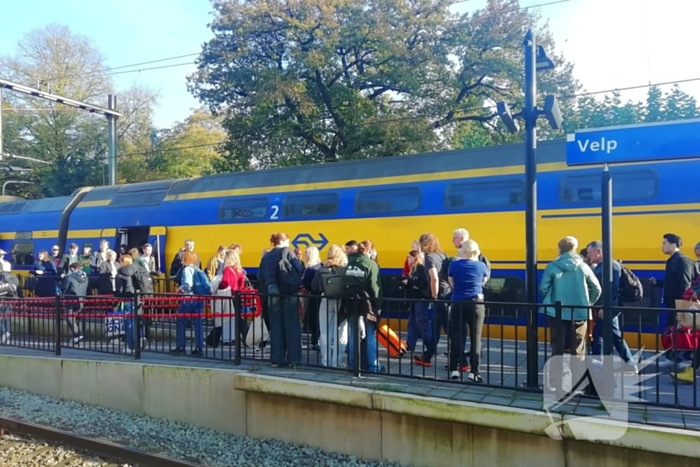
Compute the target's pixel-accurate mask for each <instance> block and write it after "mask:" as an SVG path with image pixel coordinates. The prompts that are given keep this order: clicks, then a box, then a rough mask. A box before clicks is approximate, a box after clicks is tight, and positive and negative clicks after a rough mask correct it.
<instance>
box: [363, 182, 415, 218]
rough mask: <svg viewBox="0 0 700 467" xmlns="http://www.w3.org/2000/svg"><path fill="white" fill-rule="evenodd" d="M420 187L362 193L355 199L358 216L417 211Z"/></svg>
mask: <svg viewBox="0 0 700 467" xmlns="http://www.w3.org/2000/svg"><path fill="white" fill-rule="evenodd" d="M420 201H421V192H420V188H418V187H407V188H390V189H385V190H365V191H361V192H360V193H359V194H358V195H357V198H356V199H355V212H356V213H357V214H384V213H394V212H409V211H415V210H416V209H418V208H419V207H420Z"/></svg>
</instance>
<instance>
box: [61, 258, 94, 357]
mask: <svg viewBox="0 0 700 467" xmlns="http://www.w3.org/2000/svg"><path fill="white" fill-rule="evenodd" d="M88 284H89V279H88V276H87V274H85V271H83V265H82V264H81V263H80V262H78V261H75V262H74V263H72V264H71V265H70V266H69V270H68V274H67V275H66V277H64V278H63V281H62V282H61V291H62V292H63V295H66V296H68V297H72V299H73V300H74V301H75V302H74V303H71V304H69V305H68V306H67V307H66V308H65V310H66V312H68V314H69V316H67V317H66V322H67V323H68V329H70V330H71V332H73V344H74V345H76V344H78V343H79V342H80V341H82V340H83V333H81V332H80V326H79V325H78V320H77V318H76V316H75V315H76V314H78V313H80V311H81V309H82V308H83V305H82V301H83V299H84V298H85V295H87V291H88Z"/></svg>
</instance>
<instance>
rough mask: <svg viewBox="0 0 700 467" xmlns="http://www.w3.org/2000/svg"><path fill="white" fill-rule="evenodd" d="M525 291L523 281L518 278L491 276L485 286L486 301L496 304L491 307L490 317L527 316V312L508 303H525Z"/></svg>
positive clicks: (489, 310)
mask: <svg viewBox="0 0 700 467" xmlns="http://www.w3.org/2000/svg"><path fill="white" fill-rule="evenodd" d="M492 272H496V273H497V272H498V271H492ZM524 290H525V289H524V285H523V281H522V279H520V278H519V277H517V276H501V277H499V276H491V278H490V279H489V281H488V282H487V283H486V285H485V286H484V300H485V301H487V302H494V304H493V305H489V309H488V314H489V316H490V317H493V318H498V317H504V318H519V317H521V316H525V312H524V311H523V310H521V309H520V307H519V306H517V305H508V303H522V302H524V301H525V300H524V298H523V297H524Z"/></svg>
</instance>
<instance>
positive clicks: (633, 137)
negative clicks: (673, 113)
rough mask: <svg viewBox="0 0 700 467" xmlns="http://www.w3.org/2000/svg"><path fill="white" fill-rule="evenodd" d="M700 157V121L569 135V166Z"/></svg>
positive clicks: (620, 127) (567, 161)
mask: <svg viewBox="0 0 700 467" xmlns="http://www.w3.org/2000/svg"><path fill="white" fill-rule="evenodd" d="M695 157H697V158H700V120H685V121H678V122H664V123H647V124H641V125H627V126H618V127H609V128H595V129H590V130H588V129H587V130H581V131H577V132H576V133H574V134H569V135H567V142H566V163H567V164H568V165H600V164H614V163H619V162H641V161H656V160H672V159H688V158H695Z"/></svg>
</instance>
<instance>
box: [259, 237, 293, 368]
mask: <svg viewBox="0 0 700 467" xmlns="http://www.w3.org/2000/svg"><path fill="white" fill-rule="evenodd" d="M271 241H272V243H273V245H275V247H274V248H272V249H271V250H270V251H268V252H267V253H265V255H264V256H263V257H262V260H261V261H260V267H259V269H258V277H259V278H260V279H262V282H263V283H264V284H265V286H266V287H267V289H266V290H263V291H262V292H266V293H268V294H269V296H268V298H267V299H268V301H269V309H270V360H271V361H272V366H273V367H274V366H279V365H297V364H299V363H300V362H301V326H300V324H299V297H298V295H297V294H298V290H297V294H284V293H283V292H284V289H289V288H291V286H292V285H290V284H284V283H280V280H281V279H282V278H281V275H280V274H279V272H280V262H283V263H284V264H286V267H287V268H288V269H287V270H290V269H289V268H294V269H295V270H296V272H297V273H298V275H299V277H301V275H302V274H303V272H304V267H303V265H302V264H301V261H299V259H298V258H297V257H296V256H295V255H294V253H293V251H292V250H291V249H290V248H289V238H288V237H287V235H286V234H284V233H279V234H275V235H273V236H272V239H271ZM297 285H299V288H300V287H301V284H297Z"/></svg>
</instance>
